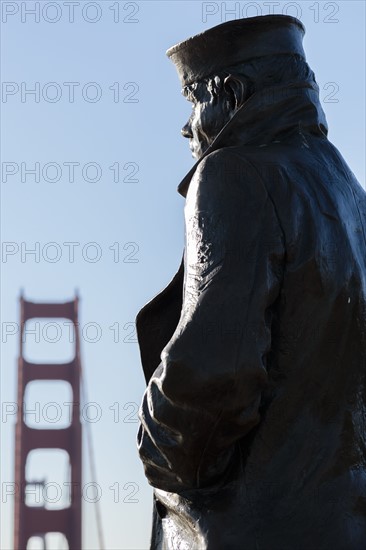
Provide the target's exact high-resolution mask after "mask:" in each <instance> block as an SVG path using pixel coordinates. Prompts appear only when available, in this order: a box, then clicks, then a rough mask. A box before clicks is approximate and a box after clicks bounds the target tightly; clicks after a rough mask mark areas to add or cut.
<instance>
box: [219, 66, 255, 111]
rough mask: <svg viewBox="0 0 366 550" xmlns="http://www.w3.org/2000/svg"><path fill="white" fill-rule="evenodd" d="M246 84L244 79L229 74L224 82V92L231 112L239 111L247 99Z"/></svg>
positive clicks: (247, 90)
mask: <svg viewBox="0 0 366 550" xmlns="http://www.w3.org/2000/svg"><path fill="white" fill-rule="evenodd" d="M248 88H249V87H248V84H247V83H246V82H245V80H244V79H241V78H240V77H236V76H233V75H232V74H230V75H229V76H227V77H226V78H225V80H224V90H225V91H226V92H227V94H228V95H229V98H230V103H231V106H232V109H233V110H235V111H236V110H237V109H239V108H240V107H241V106H242V105H243V103H244V102H245V101H246V100H247V99H248V97H249V89H248Z"/></svg>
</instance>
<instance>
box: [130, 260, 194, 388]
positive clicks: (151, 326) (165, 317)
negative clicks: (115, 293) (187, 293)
mask: <svg viewBox="0 0 366 550" xmlns="http://www.w3.org/2000/svg"><path fill="white" fill-rule="evenodd" d="M183 280H184V253H183V258H182V261H181V264H180V266H179V269H178V271H177V272H176V274H175V275H174V277H173V278H172V280H171V281H170V283H169V284H168V285H167V286H166V287H165V288H164V289H163V290H162V291H161V292H160V293H159V294H157V295H156V296H155V297H154V298H153V299H152V300H150V302H148V303H147V304H146V305H145V306H144V307H143V308H142V309H141V310H140V311H139V313H138V314H137V317H136V332H137V339H138V343H139V346H140V354H141V363H142V367H143V370H144V374H145V380H146V382H148V381H149V380H150V378H151V376H152V374H153V372H154V371H155V370H156V368H157V367H158V366H159V364H160V354H161V352H162V350H163V348H164V347H165V346H166V344H167V343H168V342H169V340H170V339H171V337H172V335H173V333H174V331H175V329H176V326H177V324H178V321H179V318H180V314H181V310H182V302H183Z"/></svg>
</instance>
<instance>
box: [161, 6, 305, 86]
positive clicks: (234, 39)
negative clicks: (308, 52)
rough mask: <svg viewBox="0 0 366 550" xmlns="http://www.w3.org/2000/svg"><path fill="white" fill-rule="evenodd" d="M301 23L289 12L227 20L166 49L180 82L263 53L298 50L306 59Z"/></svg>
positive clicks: (286, 52)
mask: <svg viewBox="0 0 366 550" xmlns="http://www.w3.org/2000/svg"><path fill="white" fill-rule="evenodd" d="M304 34H305V27H304V26H303V24H302V23H301V22H300V21H299V20H298V19H296V18H295V17H291V16H289V15H263V16H258V17H248V18H246V19H237V20H234V21H227V22H226V23H222V24H221V25H217V26H216V27H212V29H208V30H207V31H204V32H202V33H200V34H196V35H195V36H192V37H191V38H188V39H187V40H184V41H183V42H179V44H176V45H175V46H173V47H172V48H169V50H167V52H166V54H167V56H168V57H169V58H170V59H171V60H172V61H173V63H174V64H175V66H176V68H177V71H178V75H179V78H180V80H181V83H182V86H188V85H189V84H192V83H193V82H197V81H199V80H202V79H203V78H206V77H208V76H212V75H214V74H217V73H218V72H219V71H220V70H223V69H225V68H227V67H231V66H233V65H238V64H239V63H244V62H246V61H249V60H251V59H255V58H257V57H264V56H266V55H280V54H297V55H300V56H301V57H303V58H304V59H305V52H304V49H303V46H302V40H303V37H304Z"/></svg>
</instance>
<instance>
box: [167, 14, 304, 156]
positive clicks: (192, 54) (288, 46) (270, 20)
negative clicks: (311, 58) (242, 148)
mask: <svg viewBox="0 0 366 550" xmlns="http://www.w3.org/2000/svg"><path fill="white" fill-rule="evenodd" d="M304 32H305V29H304V27H303V25H302V23H301V22H300V21H298V20H297V19H295V18H294V17H290V16H285V15H270V16H259V17H252V18H247V19H240V20H236V21H229V22H227V23H223V24H221V25H218V26H217V27H213V28H212V29H209V30H208V31H205V32H203V33H201V34H198V35H196V36H193V37H192V38H189V39H188V40H185V41H184V42H180V43H179V44H177V45H176V46H173V47H172V48H170V49H169V50H168V51H167V55H168V56H169V57H170V58H171V59H172V61H173V62H174V64H175V66H176V68H177V71H178V75H179V77H180V80H181V83H182V93H183V95H184V96H185V97H186V98H187V99H188V100H189V101H191V102H192V114H191V116H190V118H189V120H188V121H187V123H186V124H185V125H184V126H183V128H182V134H183V136H184V137H187V138H189V140H190V148H191V151H192V154H193V156H194V157H195V158H197V159H198V158H200V157H201V156H202V154H203V153H204V152H205V151H206V149H207V148H208V147H209V146H210V145H211V143H212V142H213V141H214V139H215V138H216V136H217V135H218V133H219V132H220V131H221V129H222V128H223V127H224V126H225V124H226V123H227V122H229V120H230V119H231V118H232V117H233V116H234V114H235V113H236V111H237V110H238V109H240V107H242V105H243V104H244V103H245V102H246V101H247V99H249V97H250V96H251V95H252V94H254V93H255V92H257V91H259V90H261V89H264V88H266V87H270V86H274V85H276V84H281V83H286V82H294V81H297V80H306V79H312V80H314V75H313V73H312V71H311V70H310V69H309V67H308V65H307V63H306V61H305V53H304V50H303V47H302V39H303V36H304Z"/></svg>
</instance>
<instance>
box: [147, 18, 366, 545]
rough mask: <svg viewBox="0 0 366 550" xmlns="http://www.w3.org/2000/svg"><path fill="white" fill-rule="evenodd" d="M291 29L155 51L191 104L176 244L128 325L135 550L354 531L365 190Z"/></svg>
mask: <svg viewBox="0 0 366 550" xmlns="http://www.w3.org/2000/svg"><path fill="white" fill-rule="evenodd" d="M303 35H304V27H303V25H302V23H301V22H300V21H298V20H297V19H295V18H293V17H289V16H280V15H273V16H264V17H254V18H248V19H243V20H237V21H230V22H227V23H224V24H221V25H219V26H217V27H214V28H212V29H210V30H208V31H206V32H203V33H202V34H199V35H197V36H194V37H193V38H189V39H188V40H186V41H184V42H182V43H180V44H178V45H176V46H174V47H173V48H171V49H169V50H168V52H167V55H168V56H169V57H170V59H171V60H172V61H173V62H174V64H175V65H176V68H177V70H178V74H179V77H180V80H181V83H182V86H183V93H184V95H185V96H186V97H187V99H188V100H189V101H192V103H193V111H192V116H191V118H190V119H189V121H188V123H187V124H186V125H185V126H184V128H183V130H182V133H183V135H184V136H185V137H188V138H189V139H190V146H191V149H192V152H193V154H194V156H195V157H196V159H198V160H197V163H196V164H195V165H194V167H193V168H192V170H191V171H190V172H189V173H188V174H187V176H186V177H185V178H184V179H183V181H182V182H181V184H180V185H179V187H178V191H179V193H180V194H181V195H183V197H185V198H186V204H185V223H186V246H185V252H184V255H183V260H182V264H181V266H180V268H179V270H178V272H177V273H176V275H175V276H174V278H173V279H172V281H171V282H170V283H169V285H168V286H167V287H166V288H165V289H164V290H163V291H162V292H161V293H160V294H158V295H157V296H156V297H155V298H154V299H153V300H152V301H151V302H149V303H148V304H147V305H145V307H144V308H142V310H141V311H140V312H139V314H138V316H137V319H136V323H137V332H138V339H139V345H140V351H141V359H142V364H143V368H144V373H145V376H146V381H147V389H146V392H145V395H144V397H143V402H142V406H141V410H140V419H141V426H140V430H139V434H138V448H139V453H140V457H141V459H142V461H143V463H144V468H145V473H146V476H147V479H148V481H149V483H150V484H151V485H152V486H153V487H154V488H155V489H154V520H153V534H152V542H151V548H152V549H161V550H163V549H164V550H167V549H169V550H170V549H180V550H181V549H191V550H198V549H209V550H295V549H296V550H320V549H321V550H330V549H332V550H361V549H364V548H365V544H366V542H365V541H366V455H365V448H366V434H365V426H366V394H365V375H366V193H365V191H364V190H363V189H362V187H361V186H360V184H359V183H358V182H357V180H356V179H355V177H354V175H353V174H352V172H351V170H350V169H349V167H348V166H347V164H346V163H345V161H344V159H343V158H342V156H341V155H340V153H339V152H338V150H337V149H336V148H335V147H334V146H333V145H332V144H331V143H330V142H329V141H328V139H327V123H326V119H325V116H324V113H323V110H322V108H321V106H320V103H319V95H318V86H317V84H316V81H315V77H314V73H313V72H312V71H311V69H310V68H309V66H308V65H307V63H306V60H305V54H304V50H303V47H302V38H303Z"/></svg>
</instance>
